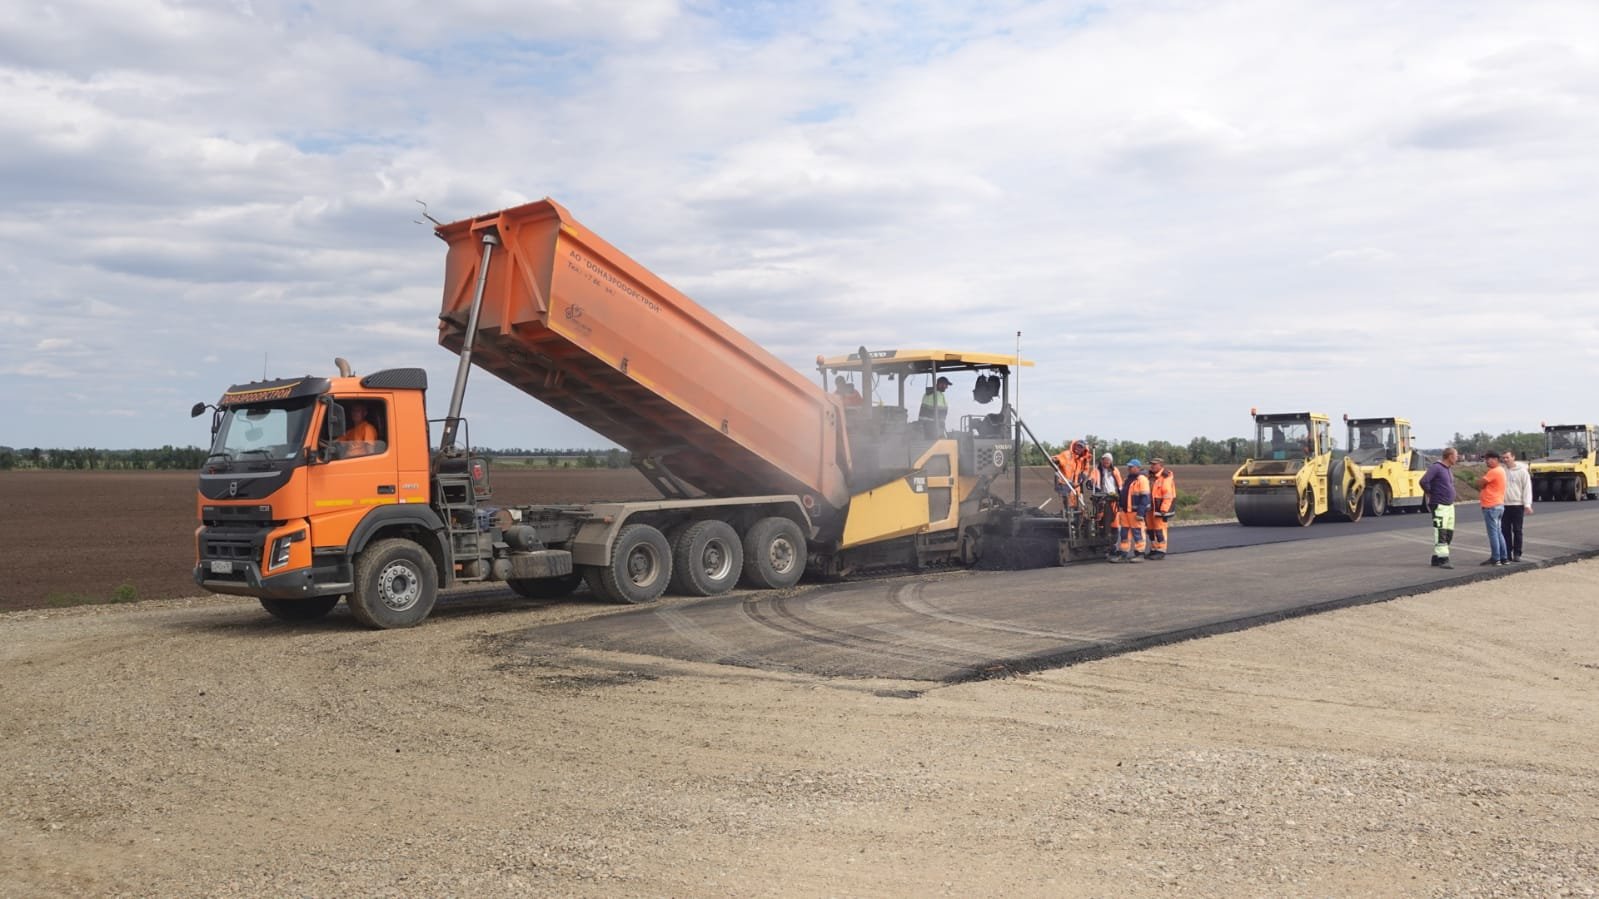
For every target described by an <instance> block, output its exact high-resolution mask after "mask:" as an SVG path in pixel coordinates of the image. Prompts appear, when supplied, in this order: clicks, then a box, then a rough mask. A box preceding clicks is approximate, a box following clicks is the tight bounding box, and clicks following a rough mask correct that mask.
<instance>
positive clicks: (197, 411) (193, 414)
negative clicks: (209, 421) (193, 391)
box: [189, 403, 205, 418]
mask: <svg viewBox="0 0 1599 899" xmlns="http://www.w3.org/2000/svg"><path fill="white" fill-rule="evenodd" d="M204 414H205V403H195V404H194V408H192V409H190V410H189V417H190V418H199V417H200V416H201V415H204Z"/></svg>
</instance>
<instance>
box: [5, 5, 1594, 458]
mask: <svg viewBox="0 0 1599 899" xmlns="http://www.w3.org/2000/svg"><path fill="white" fill-rule="evenodd" d="M1595 33H1599V7H1594V6H1593V5H1592V4H1586V3H1582V2H1576V0H1573V2H1536V0H1535V2H1529V3H1524V4H1516V5H1514V6H1506V5H1504V4H1498V3H1489V2H1486V0H1482V2H1464V3H1443V2H1423V3H1417V4H1406V5H1402V6H1398V7H1394V6H1382V7H1378V6H1372V5H1368V4H1318V3H1310V2H1308V0H1301V2H1291V3H1267V2H1264V0H1228V2H1219V3H1210V4H1203V5H1198V4H1158V5H1149V4H1126V3H1110V4H1103V5H1088V4H1077V3H1054V2H1040V3H1024V2H1010V3H1003V4H984V5H980V6H979V5H975V4H973V5H963V4H939V5H934V6H930V7H928V6H921V7H894V6H883V5H880V4H867V3H860V2H844V0H840V2H832V3H825V2H824V3H820V4H816V5H813V6H795V7H789V6H783V5H775V6H764V5H762V6H751V5H746V4H720V5H719V4H714V3H711V4H706V3H693V4H679V3H674V2H669V0H654V2H624V0H610V2H599V3H583V4H579V3H571V2H566V0H540V2H535V3H532V4H528V3H510V2H500V0H473V2H472V3H471V4H469V5H468V6H465V7H463V6H461V5H460V4H456V5H454V6H438V5H437V4H433V5H429V4H425V3H419V2H414V0H406V2H404V3H401V4H400V5H398V6H396V5H393V4H390V5H388V6H385V7H384V8H383V11H382V12H381V13H380V14H374V13H373V12H372V8H371V7H370V6H369V5H358V4H354V3H347V2H331V3H321V4H317V5H315V6H305V5H303V4H290V3H282V2H274V0H264V2H263V0H256V2H251V3H237V4H231V5H210V6H205V5H200V6H196V5H192V4H179V3H170V2H158V0H143V2H140V3H138V4H136V5H135V6H134V7H131V8H130V7H129V6H128V5H127V4H111V3H109V2H93V0H69V2H57V3H51V4H19V3H12V4H9V6H8V8H7V9H6V15H3V16H0V59H5V60H7V63H6V64H5V65H3V66H0V90H3V91H4V92H5V94H6V96H7V101H8V102H7V103H6V104H4V105H3V106H0V184H3V185H4V187H5V189H6V194H7V197H8V202H7V204H6V205H5V206H4V207H3V208H0V271H3V272H5V273H6V275H7V282H8V283H7V290H6V291H5V292H4V293H0V325H4V327H3V328H0V397H3V398H0V415H4V416H5V417H6V418H7V420H12V421H17V422H19V423H21V426H22V427H25V428H35V429H37V432H36V433H32V434H25V435H20V436H19V437H16V438H13V440H14V441H16V440H21V441H22V442H27V443H30V444H32V443H40V444H59V445H79V444H85V443H92V442H94V440H95V435H94V434H93V433H92V432H90V431H87V430H74V429H75V428H80V427H82V426H81V425H79V424H76V423H74V417H73V416H70V415H62V416H39V417H36V418H29V417H27V416H24V415H19V414H18V413H19V411H20V410H22V409H24V408H34V406H33V405H27V406H25V405H24V404H37V403H39V402H40V401H41V400H49V399H52V398H59V399H61V400H62V401H63V402H67V403H72V402H81V401H74V400H72V399H71V398H70V397H68V396H66V394H67V393H69V392H70V393H76V394H78V395H81V396H95V397H99V398H101V400H102V401H105V400H104V397H105V396H106V391H107V390H120V391H124V395H120V396H117V397H115V399H114V400H113V401H112V402H114V407H115V408H119V409H124V410H127V411H130V412H132V413H134V414H133V415H132V417H130V418H129V420H128V421H127V422H126V423H125V428H124V429H123V431H124V432H125V433H126V434H127V435H128V436H127V439H128V441H129V442H130V443H137V442H143V443H148V444H152V445H160V444H163V443H182V442H188V441H191V440H199V439H203V434H201V435H199V436H195V432H192V431H191V430H187V429H188V428H190V427H191V423H190V422H189V420H188V419H187V418H182V417H181V415H176V416H175V415H174V414H171V410H168V409H167V408H166V407H167V405H168V404H170V403H171V402H172V399H171V396H170V395H169V394H167V393H161V392H158V389H159V391H173V390H176V391H177V392H178V395H179V396H191V395H192V396H193V397H194V398H210V397H214V396H215V395H216V394H217V393H218V392H219V391H220V390H221V389H222V388H223V387H225V386H227V384H229V383H232V382H237V381H245V380H249V379H251V378H253V377H258V376H259V375H260V373H261V369H262V366H263V363H264V364H265V367H266V368H268V369H269V370H271V371H275V372H279V373H284V372H288V373H300V372H304V371H316V372H323V371H328V370H330V368H331V359H332V357H333V356H334V355H345V356H349V357H351V358H352V361H355V362H356V364H357V367H358V368H360V369H361V370H366V371H370V370H374V369H375V368H378V367H384V366H388V365H422V366H425V367H427V368H428V369H429V371H430V372H432V373H433V376H434V385H435V389H434V391H433V392H434V394H435V396H434V399H435V403H438V402H442V394H443V393H444V392H445V391H446V390H447V387H448V383H449V382H448V379H449V378H450V376H451V374H452V371H453V364H452V361H451V358H450V357H449V356H448V355H447V354H445V353H443V352H442V351H441V350H439V349H437V348H435V345H434V334H435V331H434V321H435V319H434V317H435V315H436V314H437V309H438V291H439V286H440V284H441V283H442V261H443V253H442V249H443V248H442V246H441V245H440V244H439V243H438V241H437V240H435V239H434V238H433V237H432V236H431V234H430V233H429V231H428V229H427V228H423V227H418V226H417V225H415V224H413V223H412V222H413V220H414V219H416V218H418V208H417V207H416V206H415V204H414V201H415V200H417V199H421V200H425V201H426V202H427V203H428V204H429V208H430V210H431V211H432V213H433V214H434V215H436V216H438V217H440V218H444V219H450V218H457V217H462V216H465V215H468V214H473V213H478V212H484V211H488V210H491V209H494V208H499V207H502V206H508V205H513V204H515V203H519V202H525V201H527V200H531V199H536V198H538V197H542V196H545V195H552V196H554V197H556V198H557V199H558V200H561V201H562V202H563V203H565V204H566V205H567V206H568V207H569V208H570V209H571V210H572V211H573V213H574V214H575V215H577V216H578V217H579V218H580V219H581V220H582V221H583V222H584V223H585V224H587V225H588V226H590V227H591V228H593V229H594V230H596V231H597V232H598V233H600V234H601V235H603V236H604V237H606V238H607V239H609V240H611V241H612V242H613V243H615V244H616V245H617V246H619V247H621V248H622V249H624V250H625V251H626V252H628V253H629V254H630V255H632V256H633V257H634V258H636V259H638V260H640V261H641V262H643V263H644V264H646V265H648V266H649V267H651V268H652V269H654V270H656V271H657V272H659V273H660V274H661V275H662V276H664V277H666V278H667V279H668V280H669V281H671V282H672V283H674V284H675V285H677V286H678V287H679V288H681V289H683V290H684V291H685V292H687V293H688V294H689V295H691V296H693V297H694V298H695V299H696V300H697V301H699V302H700V303H702V304H703V305H704V306H706V307H707V308H709V309H710V310H712V311H713V312H715V313H717V314H719V315H721V316H722V317H723V318H725V319H726V320H728V321H729V322H731V323H733V324H734V325H735V326H736V327H738V328H739V329H740V330H741V331H743V332H745V333H746V334H748V335H749V336H750V337H752V338H753V339H755V340H757V341H758V342H760V343H761V344H762V345H763V346H766V347H768V348H769V349H771V350H772V351H773V352H775V353H778V354H779V355H781V356H782V357H783V358H785V359H787V360H789V361H790V362H792V363H793V364H795V365H796V367H798V368H799V369H800V370H801V371H803V372H806V373H807V375H808V374H809V372H810V360H811V359H812V358H813V357H814V356H815V355H816V354H817V353H819V352H821V353H833V352H838V351H842V350H846V349H850V348H852V347H854V346H857V345H860V344H862V343H865V344H868V345H871V346H888V345H893V344H916V345H923V346H928V345H958V346H971V347H973V348H975V349H982V350H998V351H1001V352H1006V351H1009V350H1010V348H1011V347H1012V345H1013V343H1014V340H1015V336H1014V335H1015V332H1016V331H1018V330H1020V331H1022V332H1023V348H1024V353H1025V354H1026V355H1028V356H1029V357H1031V358H1034V359H1036V360H1037V361H1038V362H1039V365H1038V367H1037V368H1035V369H1029V370H1028V371H1027V373H1026V374H1025V375H1024V383H1025V385H1026V386H1025V390H1026V394H1025V396H1024V401H1025V403H1026V408H1025V412H1026V414H1027V415H1028V416H1029V418H1031V419H1033V422H1034V424H1035V426H1036V427H1035V430H1037V431H1038V432H1039V433H1040V435H1041V436H1048V437H1051V438H1052V439H1055V438H1058V437H1059V436H1061V435H1063V434H1065V433H1067V432H1072V433H1081V432H1084V431H1093V432H1094V433H1098V434H1102V435H1119V436H1126V437H1164V438H1168V439H1173V440H1186V439H1187V438H1188V437H1190V436H1193V435H1195V434H1208V435H1212V436H1218V437H1219V436H1226V435H1228V434H1232V433H1241V432H1242V431H1243V430H1244V429H1245V428H1246V427H1247V425H1248V420H1247V410H1248V408H1249V407H1250V406H1262V407H1270V406H1280V407H1283V408H1294V409H1300V408H1310V407H1313V408H1318V409H1322V410H1324V411H1329V412H1333V413H1335V414H1336V413H1337V412H1340V411H1350V412H1361V413H1363V414H1389V413H1395V414H1408V415H1410V416H1411V417H1412V418H1414V419H1416V421H1417V424H1418V429H1419V430H1420V431H1421V432H1422V433H1424V434H1428V435H1436V436H1438V437H1446V436H1447V435H1448V434H1449V433H1452V432H1454V431H1457V430H1458V431H1464V432H1468V433H1469V432H1471V431H1475V430H1480V429H1485V430H1490V431H1499V430H1507V429H1512V428H1530V427H1533V426H1535V425H1536V422H1537V420H1538V419H1539V418H1540V417H1549V418H1571V417H1573V416H1576V417H1580V416H1581V414H1583V413H1582V412H1581V410H1582V409H1584V408H1587V405H1586V404H1587V402H1588V399H1587V396H1586V394H1585V393H1584V392H1583V391H1582V388H1581V385H1582V384H1583V383H1586V382H1587V381H1590V380H1592V375H1593V374H1594V372H1593V361H1594V357H1595V352H1596V351H1594V350H1590V349H1585V347H1590V346H1593V345H1594V341H1593V339H1592V338H1593V337H1594V335H1593V334H1592V333H1591V332H1592V331H1593V329H1594V326H1590V325H1588V324H1586V323H1585V319H1584V318H1583V317H1582V315H1581V314H1580V310H1584V309H1587V308H1590V307H1591V306H1593V304H1594V302H1595V301H1596V300H1599V269H1596V263H1595V262H1593V261H1592V256H1593V253H1592V250H1591V247H1590V246H1589V244H1590V243H1591V235H1592V234H1593V233H1595V230H1596V229H1595V225H1596V218H1599V214H1596V213H1595V212H1594V210H1593V204H1592V203H1591V200H1590V198H1591V196H1592V195H1593V194H1594V192H1595V190H1594V189H1595V187H1599V184H1596V183H1595V182H1596V180H1599V177H1596V176H1599V172H1596V170H1595V168H1594V166H1593V164H1592V161H1591V157H1592V147H1593V146H1595V145H1596V144H1599V51H1596V50H1595V49H1594V46H1593V44H1592V42H1591V41H1587V40H1585V36H1586V35H1591V34H1595ZM1484 373H1488V374H1495V375H1499V377H1490V378H1477V377H1475V376H1476V375H1479V374H1484ZM472 383H473V387H472V392H471V393H470V394H469V398H468V411H469V412H470V411H471V410H473V409H474V408H476V409H478V410H479V412H480V415H479V421H478V422H477V426H476V428H475V429H474V438H475V439H478V440H480V441H482V442H486V443H489V444H517V443H519V444H524V445H531V444H550V443H558V444H575V443H582V442H585V441H594V440H595V439H596V438H594V437H592V436H589V435H586V434H585V433H584V432H582V431H581V429H579V428H577V427H576V426H575V425H572V424H570V423H569V422H566V421H564V420H562V419H560V418H559V417H558V416H555V415H554V414H553V413H550V412H548V411H547V410H545V409H544V407H542V406H541V405H540V404H538V403H534V402H532V401H530V400H527V399H526V398H525V397H522V396H520V395H519V394H516V393H515V392H514V391H513V390H512V389H511V388H509V387H505V386H503V385H500V384H499V383H498V382H497V381H495V380H494V379H492V378H486V377H476V376H475V377H474V380H473V382H472ZM1464 384H1469V385H1470V388H1469V389H1465V388H1463V385H1464ZM1529 384H1537V385H1539V388H1538V390H1537V391H1529V390H1528V389H1527V385H1529ZM180 405H181V404H180ZM507 408H517V409H519V410H521V412H520V413H519V414H516V415H507V414H504V411H505V410H506V409H507ZM182 411H183V410H179V412H182Z"/></svg>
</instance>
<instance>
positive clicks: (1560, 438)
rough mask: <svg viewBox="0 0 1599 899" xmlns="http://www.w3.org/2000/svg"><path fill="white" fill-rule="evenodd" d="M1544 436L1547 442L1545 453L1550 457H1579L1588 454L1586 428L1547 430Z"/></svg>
mask: <svg viewBox="0 0 1599 899" xmlns="http://www.w3.org/2000/svg"><path fill="white" fill-rule="evenodd" d="M1546 436H1547V439H1548V443H1549V452H1548V453H1547V455H1548V457H1549V458H1551V459H1580V458H1582V457H1583V456H1586V455H1588V430H1587V429H1586V428H1566V429H1563V430H1555V431H1549V432H1548V433H1547V435H1546Z"/></svg>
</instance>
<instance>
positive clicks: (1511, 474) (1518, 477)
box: [1499, 450, 1532, 562]
mask: <svg viewBox="0 0 1599 899" xmlns="http://www.w3.org/2000/svg"><path fill="white" fill-rule="evenodd" d="M1500 457H1501V459H1502V461H1503V462H1504V464H1505V517H1504V518H1502V519H1500V520H1499V530H1500V532H1501V533H1503V534H1504V535H1505V549H1506V550H1507V551H1508V552H1509V553H1510V561H1512V562H1520V561H1521V523H1522V521H1523V520H1524V519H1525V518H1526V516H1528V515H1531V514H1532V474H1531V473H1530V472H1529V471H1528V470H1527V463H1525V462H1522V461H1519V460H1517V459H1516V454H1515V453H1514V452H1513V451H1511V450H1505V451H1504V452H1503V453H1500Z"/></svg>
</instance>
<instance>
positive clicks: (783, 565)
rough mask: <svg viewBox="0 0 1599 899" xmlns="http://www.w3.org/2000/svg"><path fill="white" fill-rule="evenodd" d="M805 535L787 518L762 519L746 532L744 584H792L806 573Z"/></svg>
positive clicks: (762, 587)
mask: <svg viewBox="0 0 1599 899" xmlns="http://www.w3.org/2000/svg"><path fill="white" fill-rule="evenodd" d="M805 552H806V549H805V535H804V534H802V533H800V529H799V525H797V524H795V523H794V522H792V521H789V520H788V519H787V518H762V519H761V520H760V521H757V522H755V525H754V526H753V527H751V528H750V529H749V531H748V532H747V533H745V535H744V584H745V586H749V587H754V588H756V589H758V590H775V589H781V588H783V587H792V586H794V585H795V584H797V583H799V579H800V576H801V575H803V574H804V573H805Z"/></svg>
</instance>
